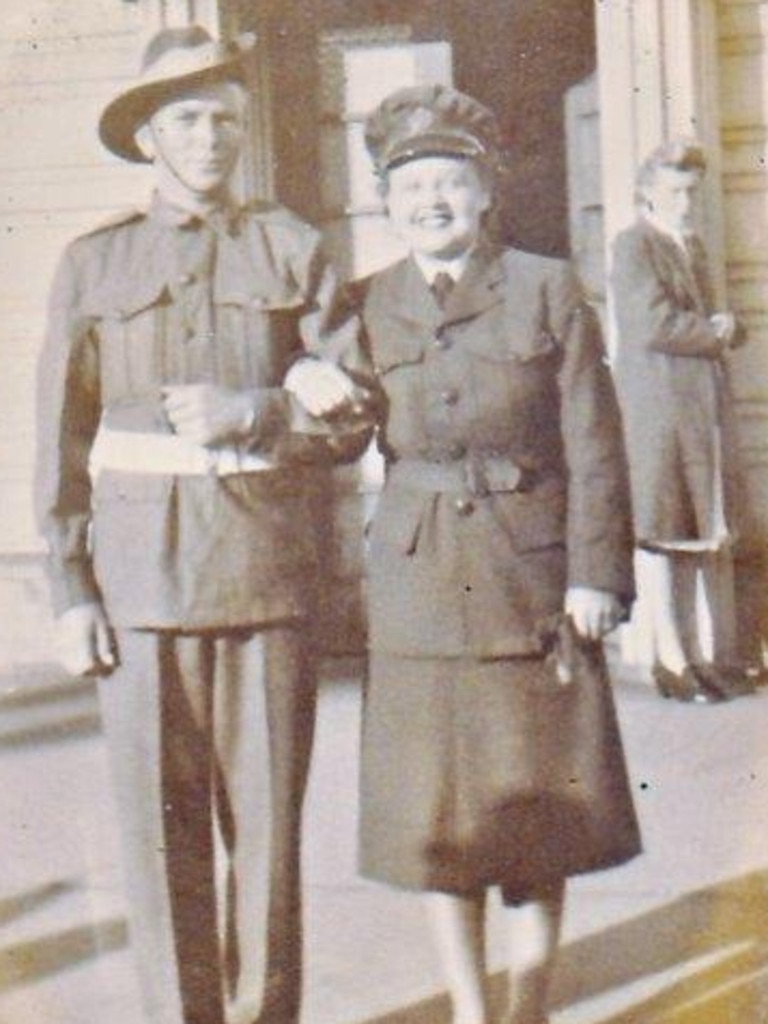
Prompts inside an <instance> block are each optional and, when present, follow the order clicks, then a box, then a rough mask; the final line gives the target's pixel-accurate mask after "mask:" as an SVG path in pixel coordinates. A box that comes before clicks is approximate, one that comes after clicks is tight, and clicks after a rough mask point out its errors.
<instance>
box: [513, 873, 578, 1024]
mask: <svg viewBox="0 0 768 1024" xmlns="http://www.w3.org/2000/svg"><path fill="white" fill-rule="evenodd" d="M564 898H565V883H562V884H560V885H557V886H555V887H553V889H552V890H551V892H550V893H549V894H548V895H547V896H545V897H542V898H541V899H538V900H533V901H531V902H530V903H525V904H523V905H522V906H520V907H505V909H504V914H505V917H506V934H507V974H508V982H509V1007H508V1012H507V1015H506V1017H505V1018H504V1024H546V1021H547V1019H548V1018H547V1004H548V1000H549V989H550V983H551V980H552V972H553V970H554V966H555V957H556V955H557V947H558V943H559V941H560V926H561V922H562V917H563V903H564Z"/></svg>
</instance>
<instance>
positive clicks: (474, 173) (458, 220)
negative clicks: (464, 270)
mask: <svg viewBox="0 0 768 1024" xmlns="http://www.w3.org/2000/svg"><path fill="white" fill-rule="evenodd" d="M385 189H386V191H385V198H386V203H387V210H388V212H389V219H390V223H391V224H392V227H393V228H394V230H395V231H396V233H397V234H398V235H399V236H400V238H402V239H403V241H404V242H405V243H406V245H407V246H408V248H409V249H410V250H411V251H412V252H416V253H419V254H421V255H424V256H432V257H433V258H436V259H453V258H455V257H456V256H460V255H461V254H462V253H463V252H466V251H467V250H468V249H470V248H471V247H472V246H473V245H474V244H475V242H476V241H477V239H478V237H479V235H480V230H481V226H482V219H483V214H484V213H485V212H486V211H487V210H488V209H489V208H490V205H491V193H490V187H489V185H488V183H487V182H486V180H485V178H484V176H483V175H482V173H481V171H480V170H479V168H478V167H477V166H476V164H475V163H473V161H472V160H468V159H466V158H462V157H451V156H423V157H418V158H416V159H414V160H409V161H408V162H407V163H404V164H400V165H399V166H396V167H393V168H391V169H390V170H389V171H388V172H387V177H386V185H385Z"/></svg>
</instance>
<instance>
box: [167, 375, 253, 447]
mask: <svg viewBox="0 0 768 1024" xmlns="http://www.w3.org/2000/svg"><path fill="white" fill-rule="evenodd" d="M163 405H164V407H165V413H166V415H167V417H168V419H169V421H170V424H171V426H172V427H173V429H174V431H175V432H176V433H177V434H178V435H179V437H184V438H186V439H187V440H188V441H192V442H194V443H195V444H202V445H213V444H217V443H219V442H222V441H228V440H232V439H233V438H236V437H238V436H242V435H243V434H245V433H247V432H248V430H249V429H250V427H251V425H252V421H253V415H254V411H255V409H254V398H253V394H252V392H250V391H235V390H232V389H231V388H223V387H219V386H218V385H217V384H170V385H166V386H165V387H164V388H163Z"/></svg>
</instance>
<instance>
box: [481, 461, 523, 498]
mask: <svg viewBox="0 0 768 1024" xmlns="http://www.w3.org/2000/svg"><path fill="white" fill-rule="evenodd" d="M485 473H486V478H487V480H488V486H489V488H490V490H492V491H507V492H513V491H519V490H521V489H522V484H523V475H524V474H523V470H522V469H521V468H520V466H518V465H517V464H516V463H514V462H512V460H511V459H499V458H490V459H488V461H487V462H486V464H485Z"/></svg>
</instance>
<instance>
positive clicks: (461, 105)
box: [365, 85, 500, 174]
mask: <svg viewBox="0 0 768 1024" xmlns="http://www.w3.org/2000/svg"><path fill="white" fill-rule="evenodd" d="M365 144H366V146H367V148H368V152H369V153H370V155H371V158H372V159H373V162H374V165H375V167H376V170H377V171H378V172H379V173H380V174H383V173H386V172H387V171H389V170H391V169H392V168H393V167H396V166H398V165H399V164H404V163H407V162H408V161H409V160H415V159H417V158H419V157H424V156H455V157H465V158H474V159H482V160H485V161H487V162H488V163H495V162H496V161H497V160H498V158H499V151H500V139H499V127H498V123H497V121H496V118H495V116H494V114H493V112H492V111H491V110H489V109H488V107H486V106H484V105H483V104H482V103H480V102H479V101H478V100H475V99H473V98H472V97H471V96H468V95H467V94H466V93H463V92H459V90H458V89H453V88H452V87H450V86H447V85H416V86H408V87H406V88H404V89H398V90H397V91H396V92H393V93H391V94H390V95H389V96H387V97H386V98H385V99H384V100H383V101H382V102H381V103H380V104H379V106H378V107H377V108H376V110H374V111H373V113H372V114H370V115H369V116H368V118H367V119H366V122H365Z"/></svg>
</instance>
